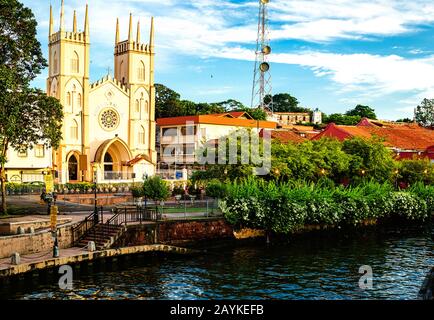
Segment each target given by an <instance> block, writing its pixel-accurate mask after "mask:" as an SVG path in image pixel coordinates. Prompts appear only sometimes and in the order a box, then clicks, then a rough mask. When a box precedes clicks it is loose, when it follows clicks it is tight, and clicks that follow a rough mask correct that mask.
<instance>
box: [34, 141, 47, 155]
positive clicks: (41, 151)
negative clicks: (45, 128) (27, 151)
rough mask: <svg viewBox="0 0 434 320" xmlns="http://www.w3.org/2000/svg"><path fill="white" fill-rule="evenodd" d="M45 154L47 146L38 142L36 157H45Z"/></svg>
mask: <svg viewBox="0 0 434 320" xmlns="http://www.w3.org/2000/svg"><path fill="white" fill-rule="evenodd" d="M44 156H45V148H44V145H43V144H38V145H37V146H36V147H35V157H37V158H43V157H44Z"/></svg>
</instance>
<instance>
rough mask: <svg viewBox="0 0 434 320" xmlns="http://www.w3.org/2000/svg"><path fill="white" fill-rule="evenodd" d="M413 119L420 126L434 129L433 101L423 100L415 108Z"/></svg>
mask: <svg viewBox="0 0 434 320" xmlns="http://www.w3.org/2000/svg"><path fill="white" fill-rule="evenodd" d="M415 118H416V122H417V123H419V124H420V125H421V126H424V127H428V128H434V99H423V100H422V102H421V103H420V104H419V105H418V106H417V107H416V111H415Z"/></svg>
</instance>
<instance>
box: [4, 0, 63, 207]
mask: <svg viewBox="0 0 434 320" xmlns="http://www.w3.org/2000/svg"><path fill="white" fill-rule="evenodd" d="M0 8H1V10H0V93H1V94H0V180H1V190H2V212H3V213H6V211H7V206H6V190H5V180H6V175H5V165H6V162H7V161H8V159H7V152H8V149H9V148H14V149H16V150H20V149H27V148H33V146H34V145H35V144H39V143H41V144H45V145H46V146H47V147H49V146H52V147H54V148H56V147H57V146H58V145H59V142H60V140H61V126H62V118H63V111H62V106H61V104H60V103H59V101H58V100H57V99H55V98H52V97H48V96H47V95H46V94H45V93H44V92H42V91H41V90H38V89H32V88H29V83H30V81H31V80H33V79H34V78H35V77H36V76H37V75H38V74H39V73H40V71H41V70H42V68H44V67H45V66H46V65H47V63H46V61H45V59H44V57H43V55H42V51H41V46H40V43H39V42H38V41H37V39H36V25H37V23H36V20H35V18H34V15H33V13H32V11H31V10H30V9H28V8H26V7H24V6H23V5H22V4H21V3H19V2H18V1H16V0H7V1H6V0H0Z"/></svg>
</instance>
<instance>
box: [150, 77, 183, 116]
mask: <svg viewBox="0 0 434 320" xmlns="http://www.w3.org/2000/svg"><path fill="white" fill-rule="evenodd" d="M180 97H181V96H180V95H179V93H177V92H175V91H173V90H172V89H170V88H168V87H166V86H164V85H162V84H158V83H157V84H155V117H156V118H167V117H177V116H181V115H184V114H183V113H184V112H183V105H182V104H181V103H180V100H179V99H180Z"/></svg>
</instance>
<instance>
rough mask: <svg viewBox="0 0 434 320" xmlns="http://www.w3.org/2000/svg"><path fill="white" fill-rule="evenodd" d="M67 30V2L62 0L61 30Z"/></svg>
mask: <svg viewBox="0 0 434 320" xmlns="http://www.w3.org/2000/svg"><path fill="white" fill-rule="evenodd" d="M64 30H65V3H64V1H63V0H62V6H61V8H60V31H64Z"/></svg>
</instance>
